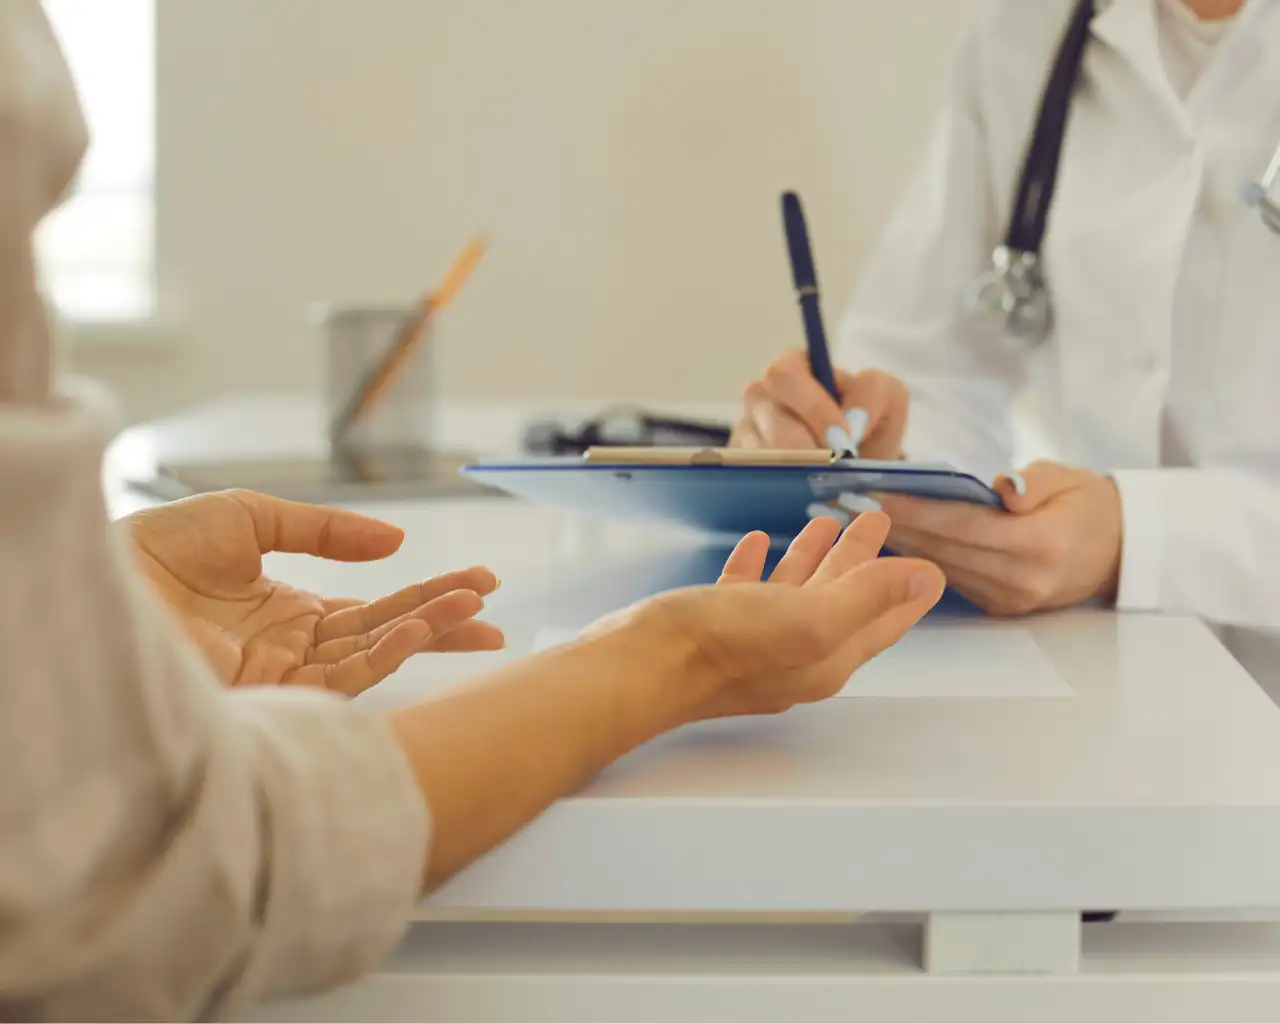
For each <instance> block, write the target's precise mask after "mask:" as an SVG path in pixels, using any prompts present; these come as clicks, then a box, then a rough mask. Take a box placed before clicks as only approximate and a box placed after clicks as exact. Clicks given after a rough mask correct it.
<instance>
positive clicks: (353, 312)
mask: <svg viewBox="0 0 1280 1024" xmlns="http://www.w3.org/2000/svg"><path fill="white" fill-rule="evenodd" d="M413 315H414V310H412V309H410V308H408V307H398V306H386V307H350V306H347V307H332V306H328V307H318V308H316V309H315V310H313V314H312V318H313V322H314V323H316V325H317V326H318V327H319V328H320V330H321V332H322V334H323V337H324V345H325V361H326V365H325V382H326V401H325V414H326V424H327V427H328V429H329V446H330V456H331V458H335V459H336V458H340V457H346V456H353V455H354V456H370V457H374V458H378V457H391V458H392V459H397V460H399V459H402V458H404V457H405V456H411V455H412V454H413V453H415V452H427V451H430V450H431V448H432V444H433V442H434V441H435V430H434V418H433V413H434V404H435V403H434V402H433V392H434V380H433V376H434V375H433V373H432V365H433V360H432V358H431V351H432V348H433V347H434V346H433V342H434V337H433V336H434V334H435V325H434V324H433V323H431V322H428V323H427V325H426V331H427V337H426V338H425V339H423V341H422V343H421V344H419V345H418V347H417V349H416V351H414V353H413V354H412V355H411V356H410V357H409V358H408V360H407V361H406V363H405V364H404V365H403V366H402V367H401V368H400V372H399V373H398V374H397V376H396V378H395V381H394V382H393V383H392V384H391V386H390V387H389V388H388V390H387V391H386V393H384V394H383V395H382V397H381V399H380V400H379V401H378V403H377V404H376V405H375V406H373V407H372V408H370V409H368V410H367V411H366V412H365V414H364V415H363V416H361V417H360V418H359V419H358V420H356V421H354V422H351V423H349V424H348V425H347V426H346V427H345V429H344V430H342V432H341V433H340V434H339V435H338V436H335V435H334V433H333V429H332V428H333V424H335V423H336V422H338V421H339V419H340V417H341V416H342V415H343V413H344V411H346V410H348V409H349V407H350V404H351V402H352V401H353V399H354V397H355V396H356V395H357V394H358V393H359V392H360V390H361V388H362V387H363V385H364V383H365V381H366V380H368V379H369V375H370V374H372V373H373V371H374V370H375V368H376V367H377V366H378V365H379V364H380V363H381V362H382V360H383V359H385V358H386V355H387V353H388V352H390V351H391V348H392V346H393V345H394V344H395V341H396V339H397V338H398V337H399V336H400V333H401V332H402V331H403V330H404V328H405V326H406V325H407V324H408V323H409V321H410V320H411V319H412V317H413Z"/></svg>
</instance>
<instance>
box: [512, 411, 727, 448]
mask: <svg viewBox="0 0 1280 1024" xmlns="http://www.w3.org/2000/svg"><path fill="white" fill-rule="evenodd" d="M729 432H730V428H729V426H728V425H727V424H722V423H708V422H705V421H702V420H686V419H679V418H676V417H671V416H655V415H651V414H649V413H644V412H638V411H635V410H630V409H614V410H609V411H607V412H605V413H603V414H601V415H600V416H597V417H594V418H592V419H589V420H586V421H584V422H581V423H577V424H572V425H570V424H565V423H563V422H560V421H557V420H540V421H537V422H534V423H530V424H529V425H528V426H527V427H526V428H525V432H524V440H523V445H522V447H523V450H524V452H525V454H527V455H581V454H583V453H584V452H585V451H586V450H587V449H588V448H597V447H601V446H605V447H627V448H648V447H655V448H660V447H684V446H697V447H706V448H723V447H725V446H726V445H727V444H728V443H729Z"/></svg>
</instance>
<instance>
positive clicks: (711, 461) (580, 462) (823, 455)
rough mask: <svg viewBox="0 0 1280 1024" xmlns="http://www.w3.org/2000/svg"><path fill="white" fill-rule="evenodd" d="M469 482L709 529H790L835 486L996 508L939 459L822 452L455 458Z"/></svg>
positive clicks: (601, 451) (839, 490)
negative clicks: (472, 460) (465, 462)
mask: <svg viewBox="0 0 1280 1024" xmlns="http://www.w3.org/2000/svg"><path fill="white" fill-rule="evenodd" d="M461 472H462V473H463V474H464V475H465V476H467V477H470V478H471V479H473V480H475V481H476V482H477V483H481V484H484V485H486V486H488V487H491V488H494V489H495V490H498V491H503V492H505V493H507V494H511V495H513V496H515V497H518V498H523V499H525V500H527V501H531V502H534V503H537V504H542V505H551V506H556V507H560V508H566V509H573V510H577V511H583V512H590V513H595V514H599V515H603V516H609V517H611V518H621V519H647V520H666V521H669V522H674V523H680V524H683V525H685V526H689V527H693V528H694V529H697V530H700V531H704V532H706V533H711V534H731V535H735V539H736V537H741V536H742V535H743V534H745V533H749V532H751V531H752V530H762V531H764V532H765V533H768V534H770V535H771V536H773V537H777V538H790V537H794V536H795V535H796V534H797V533H798V532H799V531H800V530H801V529H803V527H804V525H805V524H806V523H807V522H808V521H809V518H810V514H809V508H810V506H812V505H814V504H815V503H824V502H834V501H835V499H836V498H837V497H838V496H839V495H841V494H847V493H854V494H874V493H877V492H879V493H895V494H910V495H914V496H917V497H922V498H931V499H934V500H937V501H962V502H968V503H970V504H975V505H985V506H987V507H990V508H1002V507H1003V502H1002V501H1001V499H1000V496H999V495H998V494H997V493H996V492H995V491H994V490H992V489H991V488H990V487H989V486H987V484H985V483H983V482H982V481H981V480H979V479H978V478H977V477H974V476H971V475H970V474H968V473H963V472H960V471H959V470H957V469H955V468H954V467H952V466H950V465H947V464H945V463H913V462H880V461H874V460H868V459H854V458H848V457H843V456H840V455H838V454H834V453H829V452H751V451H746V450H735V449H692V448H691V449H622V448H593V449H591V450H589V451H588V452H587V453H586V454H585V456H564V457H549V458H525V459H512V460H495V461H485V462H480V463H476V464H473V465H469V466H464V467H463V468H462V471H461Z"/></svg>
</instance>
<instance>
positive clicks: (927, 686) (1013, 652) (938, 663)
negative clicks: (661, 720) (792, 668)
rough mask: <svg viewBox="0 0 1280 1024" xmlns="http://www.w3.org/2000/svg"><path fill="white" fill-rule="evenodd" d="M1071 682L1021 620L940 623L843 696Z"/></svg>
mask: <svg viewBox="0 0 1280 1024" xmlns="http://www.w3.org/2000/svg"><path fill="white" fill-rule="evenodd" d="M577 635H578V631H577V630H575V629H568V630H566V629H544V630H541V631H539V633H538V635H537V637H536V638H535V639H534V643H533V649H534V650H535V651H541V650H546V649H547V648H548V647H555V646H557V645H558V644H563V643H568V642H570V641H571V640H573V639H574V638H575V637H576V636H577ZM1072 695H1073V691H1072V689H1071V687H1069V686H1068V685H1067V683H1066V681H1065V680H1064V679H1063V678H1062V676H1061V675H1060V674H1059V672H1058V670H1057V669H1056V668H1054V666H1053V663H1052V662H1051V661H1050V660H1049V659H1048V657H1047V656H1046V655H1045V653H1044V651H1042V650H1041V649H1040V645H1039V644H1037V643H1036V641H1035V637H1033V636H1032V635H1031V633H1030V632H1029V631H1028V630H1027V629H1026V628H1025V627H1023V626H1019V625H1016V624H1007V623H1000V624H987V623H984V624H982V625H980V626H975V625H974V624H972V623H966V624H938V625H928V626H922V627H919V628H917V629H914V630H912V631H911V632H910V633H908V634H907V635H906V636H904V637H903V638H902V639H901V640H900V641H899V642H898V643H897V644H895V645H894V646H893V647H890V648H889V649H888V650H887V651H885V652H884V653H882V654H881V655H880V656H879V657H877V658H874V659H873V660H872V661H870V662H869V663H868V664H866V665H864V666H863V667H862V669H861V670H860V671H859V672H857V673H856V674H855V675H854V676H853V678H852V679H850V680H849V682H848V683H846V684H845V687H844V689H843V690H841V691H840V694H839V696H841V697H1070V696H1072Z"/></svg>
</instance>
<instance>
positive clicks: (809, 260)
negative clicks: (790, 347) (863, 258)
mask: <svg viewBox="0 0 1280 1024" xmlns="http://www.w3.org/2000/svg"><path fill="white" fill-rule="evenodd" d="M782 226H783V228H784V229H785V231H786V234H787V252H788V254H789V255H790V257H791V276H792V278H793V279H794V280H795V286H796V298H797V299H798V300H799V302H800V312H801V314H802V315H803V317H804V336H805V346H806V348H807V349H808V352H809V372H810V373H812V374H813V378H814V380H816V381H817V382H818V383H819V384H821V385H822V387H823V390H825V391H826V392H827V394H829V395H830V396H831V397H832V398H833V399H835V403H836V405H840V391H839V389H838V388H837V387H836V375H835V371H834V370H833V369H832V368H831V353H830V351H829V350H828V349H827V332H826V329H825V328H824V327H823V325H822V305H821V297H820V296H819V294H818V273H817V271H816V270H815V268H814V265H813V251H812V250H811V249H810V248H809V232H808V230H807V229H806V227H805V223H804V210H802V209H801V207H800V197H799V196H798V195H796V194H795V193H794V192H784V193H782Z"/></svg>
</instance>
